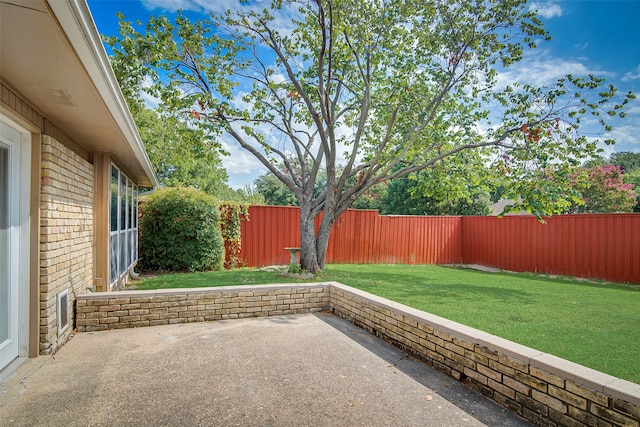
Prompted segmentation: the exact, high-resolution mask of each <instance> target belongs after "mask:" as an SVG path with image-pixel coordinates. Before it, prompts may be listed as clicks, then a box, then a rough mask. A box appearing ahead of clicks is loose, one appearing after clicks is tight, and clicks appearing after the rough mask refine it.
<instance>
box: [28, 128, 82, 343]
mask: <svg viewBox="0 0 640 427" xmlns="http://www.w3.org/2000/svg"><path fill="white" fill-rule="evenodd" d="M41 176H42V186H41V196H40V354H49V353H51V352H52V351H55V350H56V349H57V348H58V347H59V346H60V345H61V344H63V343H64V342H65V341H66V339H67V338H68V336H69V334H70V333H71V331H72V330H73V325H74V324H75V319H74V318H73V310H72V307H73V303H74V301H75V296H76V295H79V294H82V293H84V292H87V289H89V288H91V287H92V286H93V261H94V260H93V227H94V226H93V218H94V212H93V187H94V185H93V184H94V177H93V165H92V164H91V163H89V162H88V161H86V160H84V159H83V158H82V157H80V156H79V155H78V154H76V153H75V152H74V151H72V150H71V149H69V148H67V147H66V146H64V145H62V144H61V143H60V142H58V141H57V140H56V139H54V138H53V137H51V136H48V135H44V136H43V138H42V160H41ZM65 290H67V291H68V294H69V298H68V307H67V313H68V316H69V317H68V320H69V327H68V328H66V329H65V330H64V331H62V332H61V333H59V331H58V320H59V319H58V304H57V301H58V294H60V293H61V292H63V291H65Z"/></svg>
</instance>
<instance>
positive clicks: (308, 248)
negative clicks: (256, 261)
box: [300, 205, 321, 274]
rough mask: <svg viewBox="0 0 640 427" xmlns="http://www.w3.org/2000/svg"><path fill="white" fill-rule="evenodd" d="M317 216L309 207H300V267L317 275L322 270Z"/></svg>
mask: <svg viewBox="0 0 640 427" xmlns="http://www.w3.org/2000/svg"><path fill="white" fill-rule="evenodd" d="M315 219H316V217H315V215H312V213H311V209H310V208H309V207H307V206H304V205H302V206H300V266H301V267H302V269H303V270H306V271H308V272H310V273H313V274H315V273H316V272H317V271H318V270H320V269H321V267H320V265H319V264H318V253H317V251H316V230H315Z"/></svg>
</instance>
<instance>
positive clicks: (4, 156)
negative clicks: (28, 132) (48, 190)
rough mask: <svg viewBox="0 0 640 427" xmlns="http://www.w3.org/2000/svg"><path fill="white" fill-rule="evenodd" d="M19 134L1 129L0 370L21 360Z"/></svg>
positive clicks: (7, 129) (1, 127)
mask: <svg viewBox="0 0 640 427" xmlns="http://www.w3.org/2000/svg"><path fill="white" fill-rule="evenodd" d="M19 143H20V134H19V133H18V132H16V131H14V129H12V128H8V127H6V126H4V123H2V126H0V369H2V368H4V367H5V366H6V365H8V364H9V362H11V361H12V360H13V359H15V358H16V357H18V276H17V255H16V253H15V250H14V249H16V245H17V237H18V236H17V224H16V221H17V218H18V214H19V212H18V209H19V207H18V205H19V202H18V191H17V189H18V182H17V181H18V179H19V176H18V172H19V169H18V166H19V164H20V163H19V149H20V145H19Z"/></svg>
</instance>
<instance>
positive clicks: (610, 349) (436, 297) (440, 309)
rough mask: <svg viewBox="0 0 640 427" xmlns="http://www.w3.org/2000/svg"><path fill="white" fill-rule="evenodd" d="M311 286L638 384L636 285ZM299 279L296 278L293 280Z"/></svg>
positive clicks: (383, 276) (390, 280)
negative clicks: (393, 305) (371, 298)
mask: <svg viewBox="0 0 640 427" xmlns="http://www.w3.org/2000/svg"><path fill="white" fill-rule="evenodd" d="M315 280H327V281H328V280H331V281H337V282H340V283H344V284H345V285H349V286H353V287H355V288H358V289H363V290H365V291H367V292H370V293H372V294H375V295H379V296H382V297H385V298H388V299H391V300H394V301H398V302H400V303H403V304H406V305H409V306H411V307H415V308H417V309H420V310H423V311H426V312H429V313H433V314H436V315H439V316H442V317H446V318H448V319H451V320H454V321H456V322H460V323H463V324H465V325H468V326H471V327H474V328H477V329H480V330H483V331H485V332H489V333H491V334H494V335H498V336H500V337H502V338H506V339H508V340H511V341H515V342H518V343H520V344H523V345H526V346H529V347H533V348H535V349H537V350H540V351H543V352H546V353H551V354H554V355H556V356H559V357H562V358H565V359H568V360H571V361H573V362H576V363H580V364H582V365H585V366H588V367H591V368H593V369H596V370H599V371H602V372H606V373H608V374H610V375H614V376H616V377H619V378H624V379H627V380H630V381H633V382H636V383H640V286H633V285H616V284H597V283H587V282H582V281H577V280H570V279H547V278H541V277H537V276H532V275H526V274H511V273H486V272H481V271H475V270H468V269H457V268H451V267H441V266H434V265H425V266H408V265H329V266H327V267H326V269H325V272H324V273H322V275H321V276H319V277H318V278H316V279H315ZM298 281H299V280H298ZM285 282H296V280H295V279H286V278H283V277H280V276H279V273H278V272H276V271H261V270H257V269H239V270H232V271H222V272H210V273H195V274H169V275H163V276H158V277H155V278H151V279H144V280H141V281H139V282H137V283H136V284H135V285H136V286H137V287H138V288H139V289H164V288H178V287H202V286H230V285H249V284H266V283H285Z"/></svg>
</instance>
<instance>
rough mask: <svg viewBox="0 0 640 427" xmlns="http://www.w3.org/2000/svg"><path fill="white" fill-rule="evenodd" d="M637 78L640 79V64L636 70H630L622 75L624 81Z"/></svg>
mask: <svg viewBox="0 0 640 427" xmlns="http://www.w3.org/2000/svg"><path fill="white" fill-rule="evenodd" d="M637 79H640V65H638V68H636V69H635V71H629V72H628V73H625V75H624V76H623V77H622V81H623V82H630V81H631V80H637Z"/></svg>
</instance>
